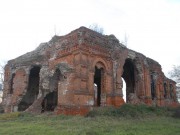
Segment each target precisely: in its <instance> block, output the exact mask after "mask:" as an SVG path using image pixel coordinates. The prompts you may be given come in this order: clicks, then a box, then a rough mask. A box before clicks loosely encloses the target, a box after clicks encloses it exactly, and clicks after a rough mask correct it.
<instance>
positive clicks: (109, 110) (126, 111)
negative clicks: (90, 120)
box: [87, 104, 173, 118]
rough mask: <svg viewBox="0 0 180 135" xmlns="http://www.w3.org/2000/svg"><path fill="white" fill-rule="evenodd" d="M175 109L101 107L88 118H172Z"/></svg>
mask: <svg viewBox="0 0 180 135" xmlns="http://www.w3.org/2000/svg"><path fill="white" fill-rule="evenodd" d="M172 112H173V109H171V108H167V107H153V106H147V105H144V104H142V105H132V104H124V105H122V106H121V107H119V108H115V107H99V108H94V109H93V110H92V111H90V112H89V113H88V114H87V116H89V117H95V116H114V117H134V118H141V117H147V116H151V115H156V116H171V115H172Z"/></svg>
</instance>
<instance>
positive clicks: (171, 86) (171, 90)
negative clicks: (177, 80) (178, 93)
mask: <svg viewBox="0 0 180 135" xmlns="http://www.w3.org/2000/svg"><path fill="white" fill-rule="evenodd" d="M169 89H170V97H171V98H173V96H174V93H173V89H174V88H173V85H172V84H170V85H169Z"/></svg>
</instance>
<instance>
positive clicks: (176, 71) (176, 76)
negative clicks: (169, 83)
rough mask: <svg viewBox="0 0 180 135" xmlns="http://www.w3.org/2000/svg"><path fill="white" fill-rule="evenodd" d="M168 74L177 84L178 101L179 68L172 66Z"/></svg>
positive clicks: (179, 95) (178, 96)
mask: <svg viewBox="0 0 180 135" xmlns="http://www.w3.org/2000/svg"><path fill="white" fill-rule="evenodd" d="M169 74H170V76H171V77H172V78H173V79H174V80H175V81H176V82H177V85H176V86H177V98H178V100H179V101H180V66H179V65H178V66H174V67H173V70H172V71H171V72H169Z"/></svg>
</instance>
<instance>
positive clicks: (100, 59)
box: [92, 58, 109, 71]
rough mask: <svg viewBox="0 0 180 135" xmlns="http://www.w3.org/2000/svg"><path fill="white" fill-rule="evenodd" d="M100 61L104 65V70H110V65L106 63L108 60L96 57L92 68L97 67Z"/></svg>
mask: <svg viewBox="0 0 180 135" xmlns="http://www.w3.org/2000/svg"><path fill="white" fill-rule="evenodd" d="M98 63H101V64H102V66H104V70H105V71H108V70H109V68H108V65H107V64H106V62H105V61H104V60H103V59H102V58H98V59H96V60H95V61H94V62H93V66H92V68H93V69H95V66H96V65H97V64H98Z"/></svg>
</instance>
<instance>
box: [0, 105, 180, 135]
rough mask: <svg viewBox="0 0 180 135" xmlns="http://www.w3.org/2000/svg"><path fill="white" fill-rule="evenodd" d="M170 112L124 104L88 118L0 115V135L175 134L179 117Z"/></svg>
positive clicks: (105, 109) (102, 109) (93, 112)
mask: <svg viewBox="0 0 180 135" xmlns="http://www.w3.org/2000/svg"><path fill="white" fill-rule="evenodd" d="M173 113H174V109H169V108H151V107H150V108H149V107H147V106H142V105H140V106H131V105H125V106H122V107H121V108H113V107H105V108H104V107H103V108H96V109H95V110H93V111H91V112H90V113H89V117H87V116H86V117H83V116H66V115H52V114H50V113H49V114H42V115H33V114H29V113H9V114H0V135H179V133H180V119H177V118H174V117H172V114H173ZM162 114H163V115H162ZM90 116H91V117H90ZM137 116H138V119H137ZM141 116H144V117H141Z"/></svg>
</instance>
